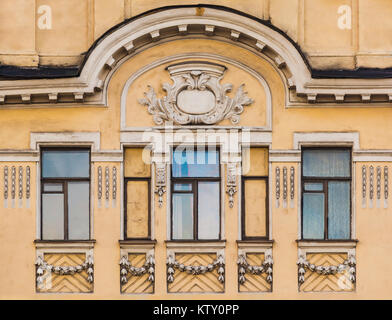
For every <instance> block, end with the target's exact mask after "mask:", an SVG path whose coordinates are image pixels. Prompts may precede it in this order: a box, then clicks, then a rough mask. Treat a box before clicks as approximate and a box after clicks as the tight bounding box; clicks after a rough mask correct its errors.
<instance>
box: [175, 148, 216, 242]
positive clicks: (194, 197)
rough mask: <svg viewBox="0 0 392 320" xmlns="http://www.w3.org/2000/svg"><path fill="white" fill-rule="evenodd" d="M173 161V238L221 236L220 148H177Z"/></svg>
mask: <svg viewBox="0 0 392 320" xmlns="http://www.w3.org/2000/svg"><path fill="white" fill-rule="evenodd" d="M172 163H173V165H172V215H171V222H172V223H171V226H172V227H171V238H172V239H173V240H217V239H220V163H219V151H217V150H208V151H204V150H196V151H194V150H190V149H186V150H175V151H173V162H172Z"/></svg>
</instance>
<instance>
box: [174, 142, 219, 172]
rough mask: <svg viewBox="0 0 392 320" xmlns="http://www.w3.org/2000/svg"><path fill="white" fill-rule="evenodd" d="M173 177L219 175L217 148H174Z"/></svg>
mask: <svg viewBox="0 0 392 320" xmlns="http://www.w3.org/2000/svg"><path fill="white" fill-rule="evenodd" d="M172 171H173V172H172V174H173V177H176V178H183V177H219V152H218V151H217V150H214V151H209V150H191V149H185V150H174V151H173V166H172Z"/></svg>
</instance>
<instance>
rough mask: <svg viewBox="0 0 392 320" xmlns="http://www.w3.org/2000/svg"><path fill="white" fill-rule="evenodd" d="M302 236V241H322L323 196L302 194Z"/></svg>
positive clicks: (321, 194)
mask: <svg viewBox="0 0 392 320" xmlns="http://www.w3.org/2000/svg"><path fill="white" fill-rule="evenodd" d="M302 214H303V221H302V235H303V238H304V239H324V194H323V193H304V195H303V208H302Z"/></svg>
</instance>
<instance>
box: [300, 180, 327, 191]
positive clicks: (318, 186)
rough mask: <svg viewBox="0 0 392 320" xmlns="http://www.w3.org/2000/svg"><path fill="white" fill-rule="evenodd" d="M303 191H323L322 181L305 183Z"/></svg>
mask: <svg viewBox="0 0 392 320" xmlns="http://www.w3.org/2000/svg"><path fill="white" fill-rule="evenodd" d="M304 187H305V191H323V184H322V183H308V182H307V183H305V185H304Z"/></svg>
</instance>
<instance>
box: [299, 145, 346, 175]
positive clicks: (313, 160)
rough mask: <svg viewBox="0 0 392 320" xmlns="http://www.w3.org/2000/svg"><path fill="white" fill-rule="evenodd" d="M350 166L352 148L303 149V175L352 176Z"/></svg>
mask: <svg viewBox="0 0 392 320" xmlns="http://www.w3.org/2000/svg"><path fill="white" fill-rule="evenodd" d="M350 167H351V162H350V150H347V149H326V150H304V151H303V175H304V176H305V177H350V172H351V170H350Z"/></svg>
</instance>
